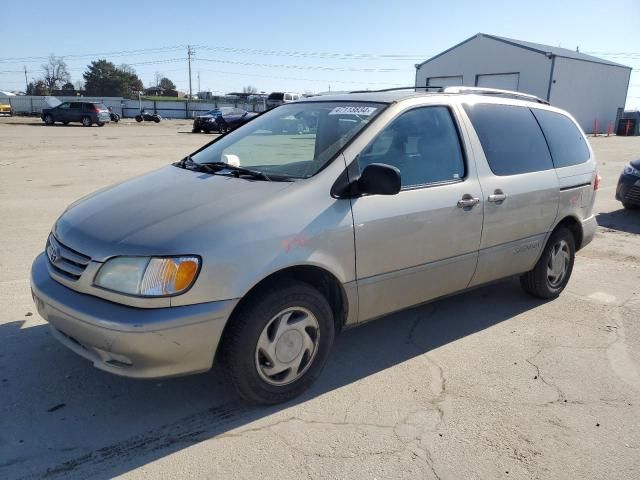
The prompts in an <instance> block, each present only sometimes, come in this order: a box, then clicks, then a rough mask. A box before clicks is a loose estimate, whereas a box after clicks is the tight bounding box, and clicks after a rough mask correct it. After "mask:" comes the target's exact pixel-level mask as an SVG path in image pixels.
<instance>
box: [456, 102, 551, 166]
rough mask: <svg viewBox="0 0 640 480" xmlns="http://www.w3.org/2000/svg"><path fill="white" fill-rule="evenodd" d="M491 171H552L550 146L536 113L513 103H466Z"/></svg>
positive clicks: (466, 108)
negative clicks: (541, 129) (534, 114)
mask: <svg viewBox="0 0 640 480" xmlns="http://www.w3.org/2000/svg"><path fill="white" fill-rule="evenodd" d="M464 108H465V110H466V111H467V114H468V115H469V118H470V119H471V123H473V127H474V128H475V130H476V132H477V133H478V137H479V138H480V143H481V144H482V149H483V150H484V154H485V156H486V157H487V161H488V162H489V167H490V168H491V171H492V172H493V173H494V174H496V175H518V174H521V173H529V172H537V171H541V170H550V169H552V168H553V162H552V161H551V155H550V154H549V148H548V147H547V143H546V141H545V139H544V136H543V135H542V132H541V131H540V127H539V126H538V122H537V121H536V119H535V117H534V116H533V113H531V110H529V109H528V108H526V107H517V106H512V105H494V104H488V103H484V104H475V105H465V106H464Z"/></svg>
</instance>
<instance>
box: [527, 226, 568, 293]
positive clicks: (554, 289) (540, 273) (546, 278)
mask: <svg viewBox="0 0 640 480" xmlns="http://www.w3.org/2000/svg"><path fill="white" fill-rule="evenodd" d="M575 257H576V246H575V241H574V239H573V235H572V234H571V232H570V231H569V230H568V229H566V228H565V227H559V228H558V229H556V230H555V231H554V232H553V234H552V235H551V237H549V241H548V242H547V245H546V246H545V248H544V251H543V252H542V256H541V257H540V259H539V260H538V263H536V266H535V267H533V270H531V271H529V272H527V273H525V274H524V275H522V276H521V277H520V284H521V285H522V288H523V289H524V290H525V291H526V292H527V293H530V294H531V295H533V296H536V297H539V298H544V299H551V298H556V297H557V296H558V295H560V293H561V292H562V290H564V287H566V286H567V283H568V282H569V278H570V277H571V272H572V271H573V262H574V260H575Z"/></svg>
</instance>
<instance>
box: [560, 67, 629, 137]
mask: <svg viewBox="0 0 640 480" xmlns="http://www.w3.org/2000/svg"><path fill="white" fill-rule="evenodd" d="M630 75H631V71H630V70H629V69H628V68H622V67H614V66H609V65H602V64H599V63H591V62H585V61H581V60H573V59H571V58H561V57H557V58H556V61H555V66H554V68H553V80H552V83H551V96H550V99H549V100H550V101H551V104H552V105H553V106H555V107H559V108H563V109H565V110H567V111H568V112H570V113H571V115H573V116H574V117H575V119H576V120H577V121H578V123H579V124H580V126H581V127H582V129H583V130H584V131H585V132H587V133H594V132H593V130H594V123H595V121H596V120H597V122H598V130H599V131H600V132H601V133H604V132H606V131H607V128H609V127H611V129H612V131H615V128H616V125H615V121H616V113H617V110H618V108H623V109H624V104H625V100H626V97H627V85H628V84H629V76H630Z"/></svg>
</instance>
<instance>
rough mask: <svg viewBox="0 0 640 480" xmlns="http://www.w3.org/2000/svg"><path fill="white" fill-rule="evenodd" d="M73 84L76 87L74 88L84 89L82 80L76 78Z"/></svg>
mask: <svg viewBox="0 0 640 480" xmlns="http://www.w3.org/2000/svg"><path fill="white" fill-rule="evenodd" d="M73 86H74V87H76V90H84V82H83V81H82V80H76V82H75V83H74V84H73Z"/></svg>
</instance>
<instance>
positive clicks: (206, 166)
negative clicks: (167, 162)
mask: <svg viewBox="0 0 640 480" xmlns="http://www.w3.org/2000/svg"><path fill="white" fill-rule="evenodd" d="M174 165H175V166H176V167H180V168H184V169H186V170H193V171H194V172H205V173H218V172H220V171H221V170H229V171H231V172H233V173H235V174H236V176H240V175H247V176H250V177H253V178H257V179H259V180H266V181H268V182H272V181H273V179H272V178H271V177H269V175H267V174H266V173H263V172H259V171H257V170H251V169H250V168H244V167H238V166H236V165H231V164H230V163H226V162H211V163H198V162H196V161H194V160H193V159H192V158H191V156H190V155H187V156H186V157H184V158H183V159H182V160H180V161H179V162H176V163H174Z"/></svg>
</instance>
